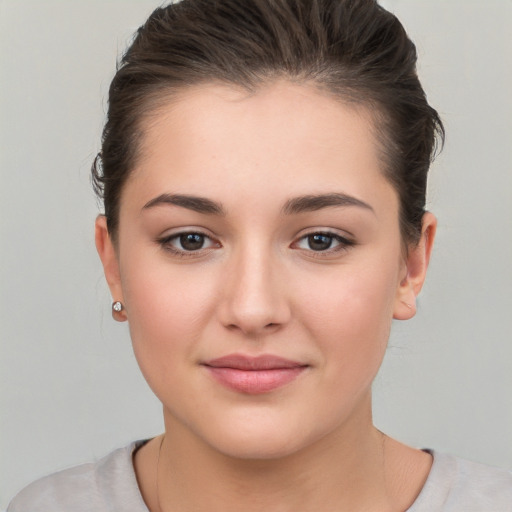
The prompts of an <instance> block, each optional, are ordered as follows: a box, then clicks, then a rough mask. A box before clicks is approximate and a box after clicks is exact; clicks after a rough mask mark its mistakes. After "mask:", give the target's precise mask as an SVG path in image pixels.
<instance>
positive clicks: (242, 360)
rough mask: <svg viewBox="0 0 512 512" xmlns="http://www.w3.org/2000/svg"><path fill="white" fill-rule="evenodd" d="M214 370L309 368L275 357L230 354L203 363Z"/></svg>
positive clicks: (302, 364)
mask: <svg viewBox="0 0 512 512" xmlns="http://www.w3.org/2000/svg"><path fill="white" fill-rule="evenodd" d="M203 364H204V365H205V366H211V367H213V368H233V369H235V370H252V371H257V370H278V369H286V368H301V367H304V366H308V365H307V364H304V363H299V362H297V361H292V360H290V359H285V358H283V357H279V356H274V355H267V354H264V355H260V356H256V357H254V356H246V355H243V354H230V355H227V356H223V357H219V358H217V359H211V360H209V361H205V362H204V363H203Z"/></svg>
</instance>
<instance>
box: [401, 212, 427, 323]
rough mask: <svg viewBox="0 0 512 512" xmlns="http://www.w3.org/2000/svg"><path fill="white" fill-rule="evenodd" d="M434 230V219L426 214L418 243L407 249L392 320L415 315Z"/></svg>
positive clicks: (404, 318) (425, 273)
mask: <svg viewBox="0 0 512 512" xmlns="http://www.w3.org/2000/svg"><path fill="white" fill-rule="evenodd" d="M436 228H437V220H436V218H435V217H434V215H433V214H432V213H430V212H426V213H425V214H424V215H423V219H422V228H421V238H420V241H419V243H418V244H417V245H415V246H412V247H410V248H409V252H408V254H407V258H406V260H405V270H404V271H405V276H404V278H403V279H402V281H401V282H400V284H399V286H398V289H397V294H396V298H395V307H394V310H393V318H395V319H397V320H409V318H412V317H413V316H414V315H415V314H416V297H417V296H418V294H419V293H420V291H421V288H422V287H423V283H424V282H425V276H426V275H427V267H428V263H429V261H430V255H431V254H432V248H433V246H434V238H435V234H436Z"/></svg>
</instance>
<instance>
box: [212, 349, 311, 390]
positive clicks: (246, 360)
mask: <svg viewBox="0 0 512 512" xmlns="http://www.w3.org/2000/svg"><path fill="white" fill-rule="evenodd" d="M203 366H204V367H205V368H206V369H207V370H208V371H209V372H210V374H211V375H212V376H213V377H214V378H215V379H216V380H217V381H218V382H220V383H221V384H223V385H224V386H226V387H228V388H231V389H233V390H235V391H240V392H242V393H249V394H261V393H268V392H270V391H272V390H274V389H277V388H280V387H281V386H284V385H285V384H288V383H289V382H291V381H292V380H294V379H295V378H296V377H298V376H299V375H300V374H301V373H302V372H303V371H304V370H305V369H306V368H307V367H308V365H306V364H302V363H298V362H297V361H290V360H289V359H284V358H282V357H278V356H272V355H262V356H258V357H249V356H244V355H241V354H231V355H228V356H224V357H220V358H218V359H212V360H211V361H207V362H205V363H203Z"/></svg>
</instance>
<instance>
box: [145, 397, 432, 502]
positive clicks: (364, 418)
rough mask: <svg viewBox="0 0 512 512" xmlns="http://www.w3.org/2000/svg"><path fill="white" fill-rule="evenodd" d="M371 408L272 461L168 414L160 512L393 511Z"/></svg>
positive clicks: (160, 474)
mask: <svg viewBox="0 0 512 512" xmlns="http://www.w3.org/2000/svg"><path fill="white" fill-rule="evenodd" d="M367 405H369V404H367ZM370 410H371V407H368V406H367V407H365V408H364V409H362V411H361V412H360V413H358V415H357V416H358V417H359V418H358V421H351V424H350V425H342V426H341V427H340V428H339V429H337V430H336V431H335V432H331V433H330V434H329V435H327V436H325V437H324V438H322V439H320V440H318V441H317V442H315V443H314V444H312V445H308V446H307V447H306V448H303V449H301V450H299V451H295V452H294V453H292V454H289V455H286V456H283V457H280V458H273V459H242V458H236V457H232V456H229V455H226V454H223V453H220V452H219V451H217V450H215V449H214V448H212V447H211V446H209V445H208V444H206V443H205V442H204V441H203V440H202V439H199V438H198V437H196V436H195V435H194V434H193V433H192V432H190V430H189V429H187V428H186V427H185V426H184V425H182V424H180V423H178V422H176V421H175V420H174V419H173V418H172V417H170V415H166V432H167V434H166V435H165V439H164V442H163V444H162V446H161V450H160V460H159V467H158V475H157V478H158V501H159V502H160V508H161V512H181V511H187V510H197V511H201V512H202V511H205V512H206V511H208V512H217V511H219V512H220V511H222V512H231V511H239V510H244V511H245V512H252V511H253V510H254V511H256V510H257V511H261V510H266V511H268V512H285V511H290V510H293V511H294V512H300V511H311V510H337V511H338V510H339V511H344V510H347V511H348V510H350V511H352V512H354V511H358V510H365V511H372V510H379V511H385V510H393V509H395V508H394V506H392V505H391V502H393V501H394V498H393V488H396V486H395V485H394V483H393V482H390V478H389V471H390V470H391V473H397V471H393V469H392V468H390V467H389V465H390V464H391V465H393V464H394V462H390V461H389V460H388V459H389V458H387V457H386V453H387V452H388V451H389V450H388V449H387V446H388V445H389V442H388V441H387V440H386V437H385V436H384V435H383V434H381V433H380V432H379V431H377V430H376V429H375V428H374V427H373V425H372V421H371V412H369V411H370ZM355 416H356V415H353V416H352V418H354V417H355ZM395 451H396V450H395ZM390 453H391V452H390ZM391 459H392V460H395V459H396V457H394V458H391ZM427 473H428V471H427ZM423 481H424V480H423ZM402 491H403V486H402ZM418 492H419V491H418ZM149 501H150V500H149ZM410 502H411V500H410V499H409V500H408V503H409V504H410ZM148 505H149V503H148ZM150 508H151V507H150ZM151 510H153V508H151ZM155 510H158V508H155Z"/></svg>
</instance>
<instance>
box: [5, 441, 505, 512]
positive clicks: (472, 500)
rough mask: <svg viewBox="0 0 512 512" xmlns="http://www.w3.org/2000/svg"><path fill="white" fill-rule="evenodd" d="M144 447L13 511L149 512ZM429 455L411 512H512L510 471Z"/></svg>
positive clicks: (122, 452)
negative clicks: (143, 490)
mask: <svg viewBox="0 0 512 512" xmlns="http://www.w3.org/2000/svg"><path fill="white" fill-rule="evenodd" d="M143 443H144V441H137V442H135V443H132V444H130V445H128V446H127V447H125V448H120V449H118V450H116V451H114V452H112V453H110V454H109V455H107V456H106V457H104V458H103V459H101V460H99V461H98V462H95V463H90V464H82V465H80V466H76V467H74V468H71V469H66V470H64V471H60V472H58V473H54V474H53V475H49V476H47V477H44V478H41V479H40V480H37V481H35V482H34V483H32V484H30V485H29V486H27V487H25V489H23V490H22V491H21V492H20V493H19V494H18V495H17V496H16V497H15V498H14V499H13V500H12V502H11V503H10V505H9V506H8V508H7V512H114V511H115V512H148V508H147V507H146V505H145V503H144V500H143V499H142V496H141V494H140V491H139V487H138V485H137V479H136V477H135V471H134V469H133V462H132V455H133V452H134V450H135V449H137V448H138V447H139V446H141V445H142V444H143ZM429 453H431V454H432V455H433V457H434V463H433V465H432V469H431V470H430V473H429V475H428V478H427V481H426V482H425V485H424V487H423V489H422V491H421V493H420V495H419V496H418V498H417V499H416V501H415V502H414V504H413V505H412V506H411V507H410V508H409V509H408V510H407V511H406V512H512V473H511V472H510V471H506V470H504V469H497V468H492V467H489V466H485V465H483V464H477V463H475V462H469V461H467V460H463V459H459V458H457V457H454V456H452V455H445V454H441V453H437V452H435V451H430V452H429ZM322 512H327V511H322Z"/></svg>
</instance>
